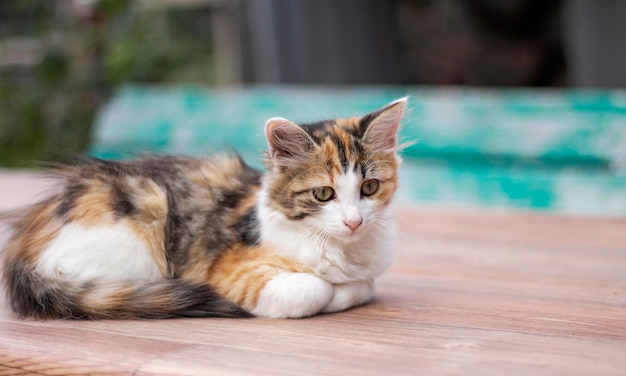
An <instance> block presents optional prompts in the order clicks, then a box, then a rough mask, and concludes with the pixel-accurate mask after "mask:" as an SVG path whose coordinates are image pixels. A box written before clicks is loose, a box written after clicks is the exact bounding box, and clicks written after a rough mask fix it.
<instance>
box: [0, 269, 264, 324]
mask: <svg viewBox="0 0 626 376" xmlns="http://www.w3.org/2000/svg"><path fill="white" fill-rule="evenodd" d="M10 269H12V268H5V270H4V274H5V275H4V279H5V286H6V288H7V299H8V303H9V305H10V306H11V308H12V309H13V311H14V312H15V313H17V314H18V315H19V316H20V317H24V318H34V319H52V318H62V319H136V318H142V319H161V318H173V317H232V318H237V317H251V316H252V315H251V314H250V313H248V312H247V311H246V310H244V309H243V308H241V307H240V306H239V305H237V304H235V303H233V302H231V301H230V300H227V299H225V298H223V297H221V296H219V295H218V294H217V293H215V291H213V289H212V288H211V287H210V286H208V285H205V284H193V283H189V282H186V281H184V280H179V279H171V280H165V281H159V282H150V283H144V284H141V285H136V284H131V283H128V284H122V285H117V286H110V285H100V284H96V283H92V284H89V283H88V284H84V285H82V286H80V287H76V286H71V285H70V284H68V283H65V282H59V281H51V280H49V279H42V278H39V277H38V276H37V275H36V274H34V273H31V272H27V271H25V270H16V269H13V270H10ZM18 269H19V268H18Z"/></svg>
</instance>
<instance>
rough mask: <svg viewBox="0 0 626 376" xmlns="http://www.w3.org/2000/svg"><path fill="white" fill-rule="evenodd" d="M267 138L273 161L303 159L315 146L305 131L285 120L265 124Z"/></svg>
mask: <svg viewBox="0 0 626 376" xmlns="http://www.w3.org/2000/svg"><path fill="white" fill-rule="evenodd" d="M265 138H266V139H267V145H268V147H269V149H270V157H271V158H272V160H273V161H276V160H289V159H301V158H302V157H304V156H306V155H307V154H308V153H309V152H310V151H312V150H313V148H314V146H315V143H314V142H313V140H312V139H311V137H310V136H309V135H308V134H307V133H306V131H305V130H304V129H302V128H301V127H300V126H298V125H296V124H294V123H292V122H290V121H289V120H287V119H283V118H271V119H269V120H268V121H267V122H266V123H265Z"/></svg>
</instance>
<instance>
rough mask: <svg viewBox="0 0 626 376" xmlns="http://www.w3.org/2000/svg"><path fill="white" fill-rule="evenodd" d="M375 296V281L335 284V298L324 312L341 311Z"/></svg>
mask: <svg viewBox="0 0 626 376" xmlns="http://www.w3.org/2000/svg"><path fill="white" fill-rule="evenodd" d="M373 296H374V282H373V281H356V282H349V283H342V284H337V285H334V294H333V298H332V300H331V301H330V303H328V305H326V306H325V307H324V308H323V309H322V312H325V313H328V312H339V311H343V310H346V309H348V308H350V307H354V306H358V305H361V304H364V303H367V302H369V301H370V300H371V299H372V297H373Z"/></svg>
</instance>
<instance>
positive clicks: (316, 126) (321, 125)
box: [300, 120, 335, 145]
mask: <svg viewBox="0 0 626 376" xmlns="http://www.w3.org/2000/svg"><path fill="white" fill-rule="evenodd" d="M334 124H335V121H334V120H322V121H318V122H315V123H308V124H302V125H300V127H302V129H304V130H305V131H306V132H307V133H308V134H309V136H311V139H313V141H315V143H316V144H318V145H319V144H321V142H322V140H323V139H324V137H325V136H326V135H327V133H328V132H327V129H328V128H329V127H332V126H333V125H334ZM319 131H321V134H322V137H321V138H318V137H316V136H315V134H314V133H317V132H319Z"/></svg>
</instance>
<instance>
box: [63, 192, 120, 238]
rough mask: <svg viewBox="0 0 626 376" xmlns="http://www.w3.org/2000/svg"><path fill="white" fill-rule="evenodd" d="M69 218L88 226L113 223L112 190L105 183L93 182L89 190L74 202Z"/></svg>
mask: <svg viewBox="0 0 626 376" xmlns="http://www.w3.org/2000/svg"><path fill="white" fill-rule="evenodd" d="M69 218H70V220H71V221H73V222H77V223H80V224H82V225H85V226H86V227H91V226H101V225H108V224H113V222H114V218H113V209H112V208H111V194H110V191H109V190H108V189H107V188H106V187H105V186H104V185H103V183H101V182H95V181H94V182H92V185H91V186H90V187H89V190H88V191H86V192H84V193H83V194H81V195H80V197H78V198H77V199H76V201H75V202H74V206H73V207H72V210H71V211H70V213H69Z"/></svg>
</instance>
